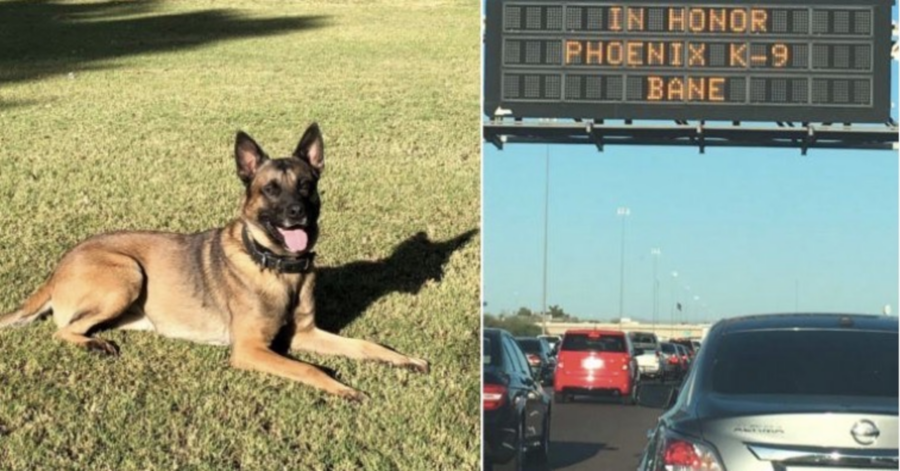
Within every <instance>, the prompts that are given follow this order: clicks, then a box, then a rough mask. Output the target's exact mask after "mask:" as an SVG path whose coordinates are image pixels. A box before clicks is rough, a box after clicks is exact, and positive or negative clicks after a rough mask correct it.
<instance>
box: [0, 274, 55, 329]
mask: <svg viewBox="0 0 900 471" xmlns="http://www.w3.org/2000/svg"><path fill="white" fill-rule="evenodd" d="M52 292H53V286H52V281H51V280H48V281H47V282H46V283H44V284H43V285H41V287H40V288H38V289H37V291H35V292H34V294H32V295H31V296H29V297H28V299H26V300H25V302H24V303H22V307H20V308H19V310H17V311H13V312H10V313H9V314H4V315H2V316H0V329H2V328H5V327H20V326H23V325H26V324H30V323H32V322H34V321H35V320H37V319H39V318H40V317H41V316H43V315H44V314H46V313H47V312H49V311H50V293H52Z"/></svg>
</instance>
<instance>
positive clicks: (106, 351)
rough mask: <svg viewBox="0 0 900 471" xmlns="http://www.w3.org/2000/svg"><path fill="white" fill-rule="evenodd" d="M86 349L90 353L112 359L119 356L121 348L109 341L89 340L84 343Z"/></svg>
mask: <svg viewBox="0 0 900 471" xmlns="http://www.w3.org/2000/svg"><path fill="white" fill-rule="evenodd" d="M84 348H86V349H87V351H89V352H95V353H99V354H101V355H106V356H110V357H117V356H119V346H118V345H116V344H115V343H113V342H110V341H108V340H101V339H89V340H88V341H87V342H85V343H84Z"/></svg>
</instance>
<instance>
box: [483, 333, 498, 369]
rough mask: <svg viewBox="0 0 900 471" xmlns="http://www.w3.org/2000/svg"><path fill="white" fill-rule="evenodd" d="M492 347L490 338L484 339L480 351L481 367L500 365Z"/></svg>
mask: <svg viewBox="0 0 900 471" xmlns="http://www.w3.org/2000/svg"><path fill="white" fill-rule="evenodd" d="M494 350H495V349H494V346H493V344H492V342H491V339H490V337H484V345H483V348H482V350H481V364H482V365H493V366H499V365H500V356H499V355H497V354H495V352H494Z"/></svg>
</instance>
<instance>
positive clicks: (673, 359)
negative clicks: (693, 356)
mask: <svg viewBox="0 0 900 471" xmlns="http://www.w3.org/2000/svg"><path fill="white" fill-rule="evenodd" d="M669 364H670V365H677V364H678V357H677V356H674V355H673V356H670V357H669Z"/></svg>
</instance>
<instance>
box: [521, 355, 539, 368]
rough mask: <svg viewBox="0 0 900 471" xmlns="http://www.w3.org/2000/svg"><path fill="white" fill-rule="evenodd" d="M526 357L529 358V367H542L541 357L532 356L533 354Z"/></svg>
mask: <svg viewBox="0 0 900 471" xmlns="http://www.w3.org/2000/svg"><path fill="white" fill-rule="evenodd" d="M525 356H526V357H528V364H529V365H531V366H536V365H540V364H541V357H539V356H537V355H532V354H528V355H525Z"/></svg>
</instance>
